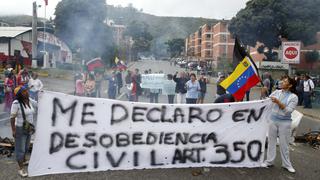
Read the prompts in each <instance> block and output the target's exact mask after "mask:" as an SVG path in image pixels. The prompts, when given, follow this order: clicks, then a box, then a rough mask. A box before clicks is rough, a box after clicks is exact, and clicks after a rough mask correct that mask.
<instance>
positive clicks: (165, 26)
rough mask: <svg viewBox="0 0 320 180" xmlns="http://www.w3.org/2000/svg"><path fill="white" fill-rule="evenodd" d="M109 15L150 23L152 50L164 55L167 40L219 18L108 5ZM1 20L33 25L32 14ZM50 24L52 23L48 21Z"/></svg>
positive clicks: (117, 20) (119, 19)
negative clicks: (144, 10) (143, 10)
mask: <svg viewBox="0 0 320 180" xmlns="http://www.w3.org/2000/svg"><path fill="white" fill-rule="evenodd" d="M107 17H108V19H111V20H113V21H114V22H115V23H116V24H122V25H128V24H129V23H130V22H132V21H140V22H145V23H146V24H148V25H149V31H150V33H151V35H152V36H153V42H152V47H151V51H152V53H153V54H156V55H159V56H163V55H165V54H166V45H165V44H164V43H165V42H166V41H168V40H170V39H173V38H186V37H187V36H188V35H189V34H191V33H193V32H195V31H196V30H197V29H198V28H199V27H200V26H202V25H204V24H215V23H216V22H217V21H218V20H215V19H205V18H193V17H160V16H154V15H150V14H146V13H144V12H142V11H139V10H137V9H136V8H134V7H132V6H131V7H130V6H128V7H119V6H117V7H114V6H110V5H108V6H107ZM41 21H43V19H39V20H38V26H39V27H42V26H43V23H42V22H41ZM0 22H5V23H8V24H9V25H10V26H31V25H32V16H28V15H14V16H0ZM48 24H50V23H48Z"/></svg>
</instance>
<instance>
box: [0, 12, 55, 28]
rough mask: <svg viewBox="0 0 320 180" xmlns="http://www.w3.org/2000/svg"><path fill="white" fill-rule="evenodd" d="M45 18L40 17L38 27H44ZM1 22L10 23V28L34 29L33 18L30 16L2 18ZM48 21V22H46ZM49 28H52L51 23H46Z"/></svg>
mask: <svg viewBox="0 0 320 180" xmlns="http://www.w3.org/2000/svg"><path fill="white" fill-rule="evenodd" d="M44 20H45V19H44V18H40V17H38V27H43V21H44ZM0 21H1V22H5V23H8V24H9V26H26V27H32V16H29V15H12V16H0ZM46 21H47V20H46ZM46 25H47V27H49V28H52V29H53V27H52V26H51V23H50V21H49V22H48V21H47V22H46Z"/></svg>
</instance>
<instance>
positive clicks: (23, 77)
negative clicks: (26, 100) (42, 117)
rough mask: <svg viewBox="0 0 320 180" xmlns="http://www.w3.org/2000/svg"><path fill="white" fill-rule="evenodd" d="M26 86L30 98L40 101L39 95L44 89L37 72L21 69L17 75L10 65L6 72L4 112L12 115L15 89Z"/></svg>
mask: <svg viewBox="0 0 320 180" xmlns="http://www.w3.org/2000/svg"><path fill="white" fill-rule="evenodd" d="M19 86H24V87H25V88H26V89H27V90H28V93H29V94H30V97H31V98H32V99H34V100H36V101H37V100H38V93H39V91H40V90H42V88H43V84H42V82H41V80H40V79H39V78H38V74H37V73H36V72H31V71H29V70H28V69H27V68H24V69H21V70H20V71H19V73H18V74H15V71H14V69H13V68H11V67H10V66H9V65H8V67H7V68H6V69H5V70H4V82H3V94H4V111H5V112H8V113H10V112H11V106H12V102H13V101H14V100H15V99H16V96H15V94H14V90H15V88H17V87H19Z"/></svg>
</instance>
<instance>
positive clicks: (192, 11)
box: [0, 0, 248, 19]
mask: <svg viewBox="0 0 320 180" xmlns="http://www.w3.org/2000/svg"><path fill="white" fill-rule="evenodd" d="M33 1H35V0H1V11H0V15H12V14H28V15H31V14H32V2H33ZM60 1H61V0H49V5H48V6H47V17H50V16H52V17H53V16H54V15H53V14H54V11H55V7H56V5H57V4H58V2H60ZM247 1H248V0H225V1H222V0H107V4H112V5H122V6H127V5H128V4H129V3H132V4H133V6H134V7H135V8H137V9H143V11H144V12H146V13H150V14H153V15H158V16H184V17H205V18H216V19H222V18H225V19H230V18H232V17H233V16H235V15H236V13H237V12H238V11H239V10H240V9H241V8H244V7H245V3H246V2H247ZM36 2H37V3H38V4H40V5H42V7H41V8H40V9H38V16H40V17H44V6H43V5H44V0H36Z"/></svg>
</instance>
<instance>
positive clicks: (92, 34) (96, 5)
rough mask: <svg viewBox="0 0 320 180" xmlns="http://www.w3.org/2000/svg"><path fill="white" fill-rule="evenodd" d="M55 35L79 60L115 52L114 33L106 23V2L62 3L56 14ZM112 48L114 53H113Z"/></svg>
mask: <svg viewBox="0 0 320 180" xmlns="http://www.w3.org/2000/svg"><path fill="white" fill-rule="evenodd" d="M55 15H56V17H55V19H54V22H55V26H56V34H57V36H58V37H59V38H61V39H62V40H64V41H65V42H66V43H67V44H68V45H69V46H70V47H71V49H72V51H73V52H75V51H80V58H82V59H91V58H94V57H97V56H100V57H104V58H105V59H104V60H106V58H108V57H109V56H110V55H111V54H112V53H110V51H112V49H113V38H112V37H113V36H112V31H111V29H110V28H108V27H107V26H106V25H105V24H104V20H105V19H106V1H105V0H62V1H60V2H59V3H58V5H57V7H56V11H55ZM110 49H111V50H110Z"/></svg>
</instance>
